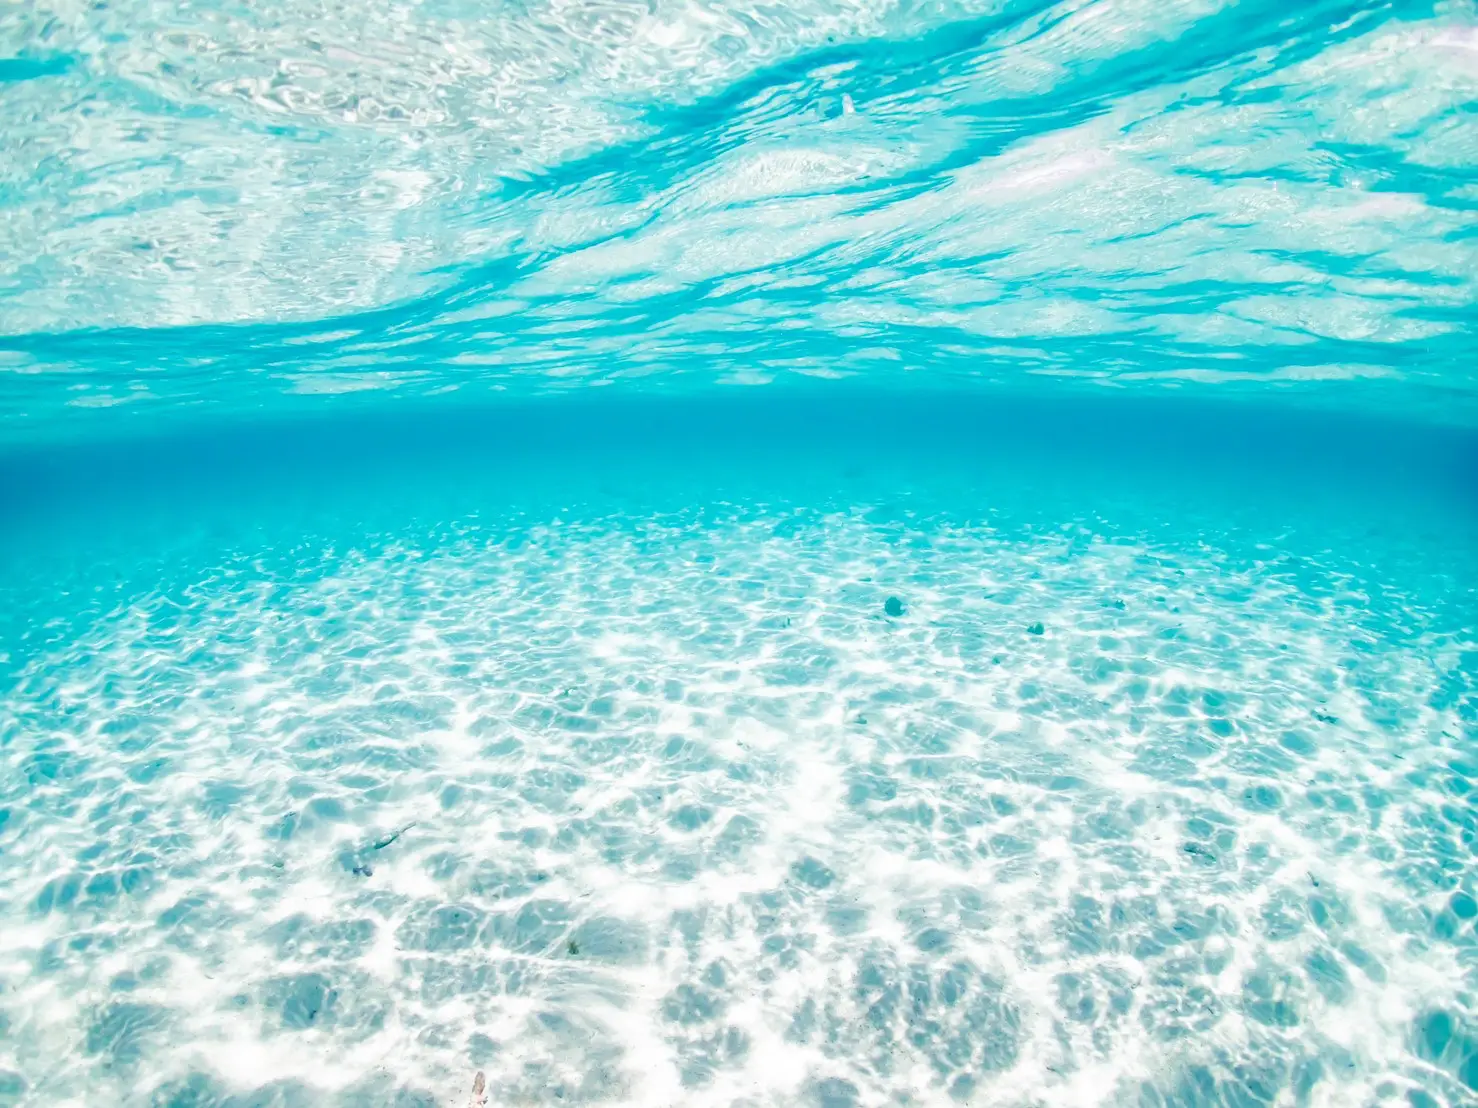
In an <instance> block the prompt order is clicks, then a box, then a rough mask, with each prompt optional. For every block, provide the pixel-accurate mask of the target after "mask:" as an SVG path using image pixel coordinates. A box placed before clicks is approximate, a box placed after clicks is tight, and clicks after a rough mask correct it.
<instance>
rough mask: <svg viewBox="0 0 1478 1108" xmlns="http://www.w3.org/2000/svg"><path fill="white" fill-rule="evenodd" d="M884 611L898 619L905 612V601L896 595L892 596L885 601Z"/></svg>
mask: <svg viewBox="0 0 1478 1108" xmlns="http://www.w3.org/2000/svg"><path fill="white" fill-rule="evenodd" d="M883 613H884V614H885V615H889V616H892V617H893V618H894V619H897V618H898V617H899V616H901V615H902V614H903V601H901V600H899V599H898V598H897V597H896V596H890V597H888V599H887V600H885V601H884V602H883Z"/></svg>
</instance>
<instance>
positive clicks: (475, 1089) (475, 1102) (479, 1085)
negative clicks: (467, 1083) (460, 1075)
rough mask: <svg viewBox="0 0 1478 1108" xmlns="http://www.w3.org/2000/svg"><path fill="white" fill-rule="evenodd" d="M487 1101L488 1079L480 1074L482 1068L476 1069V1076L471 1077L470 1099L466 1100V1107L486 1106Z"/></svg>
mask: <svg viewBox="0 0 1478 1108" xmlns="http://www.w3.org/2000/svg"><path fill="white" fill-rule="evenodd" d="M487 1103H488V1081H487V1078H485V1077H484V1076H483V1075H482V1070H478V1071H477V1076H476V1077H474V1078H473V1079H472V1099H471V1100H469V1101H468V1102H467V1108H487Z"/></svg>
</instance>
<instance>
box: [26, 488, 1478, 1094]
mask: <svg viewBox="0 0 1478 1108" xmlns="http://www.w3.org/2000/svg"><path fill="white" fill-rule="evenodd" d="M192 574H193V576H192ZM175 584H176V585H178V586H179V587H178V588H175V589H173V590H170V591H168V592H163V591H161V592H157V593H155V594H152V595H147V596H144V597H142V598H136V599H134V600H132V601H130V602H129V603H127V604H125V605H121V606H119V607H117V608H115V609H113V610H111V611H108V612H106V613H105V614H101V615H99V616H97V617H95V618H93V619H92V620H90V622H89V623H88V624H87V625H86V626H85V628H84V629H83V630H82V631H81V633H80V634H77V635H76V636H74V637H70V638H68V639H67V640H66V641H65V642H58V643H56V644H55V645H54V646H52V647H51V648H49V649H48V650H47V651H45V652H44V653H41V654H39V655H38V656H36V657H35V658H34V659H32V660H31V661H30V662H29V663H27V664H26V666H25V667H24V668H23V669H22V671H21V673H20V674H19V678H18V680H17V683H16V685H15V687H14V688H13V690H12V691H11V692H10V693H9V694H8V695H7V696H6V697H5V699H4V700H3V702H0V731H3V734H4V735H5V747H4V754H3V757H4V763H5V767H6V769H5V779H6V781H7V782H8V785H7V787H6V796H5V799H6V801H7V803H8V808H7V809H6V815H7V818H6V822H5V824H4V825H3V828H0V835H3V838H0V845H3V853H0V889H3V893H0V896H3V904H0V910H3V913H4V917H5V925H4V926H3V928H0V981H3V990H4V991H3V993H0V1011H3V1014H0V1026H3V1028H4V1030H5V1034H4V1039H3V1042H0V1064H3V1065H4V1066H5V1067H6V1068H8V1069H9V1070H11V1071H13V1073H11V1074H10V1075H7V1076H5V1077H3V1079H0V1089H3V1090H4V1092H3V1094H0V1095H3V1096H4V1097H6V1098H7V1100H8V1101H15V1102H17V1103H23V1104H28V1105H30V1104H36V1105H40V1104H78V1105H81V1104H88V1105H94V1104H101V1103H110V1104H111V1103H119V1104H152V1105H180V1106H183V1105H206V1104H227V1103H229V1104H231V1105H246V1104H252V1105H267V1104H273V1105H276V1104H283V1105H288V1104H291V1105H297V1104H303V1105H307V1104H315V1105H316V1104H324V1103H333V1104H343V1105H350V1104H353V1105H361V1104H386V1105H389V1104H395V1105H407V1104H457V1105H461V1104H464V1103H465V1102H466V1099H467V1096H468V1093H469V1091H470V1088H471V1080H472V1075H473V1072H474V1071H475V1070H477V1069H482V1070H484V1071H485V1072H486V1074H487V1080H488V1087H489V1092H490V1094H491V1102H492V1103H493V1104H523V1103H541V1104H542V1103H548V1104H556V1103H565V1104H569V1103H591V1104H616V1103H626V1104H653V1105H659V1104H736V1105H737V1104H753V1105H761V1104H764V1105H782V1104H783V1105H789V1104H798V1103H815V1104H821V1105H827V1106H835V1105H849V1104H858V1105H882V1104H927V1103H940V1102H945V1101H947V1100H950V1099H954V1100H958V1101H961V1102H964V1103H975V1104H1006V1105H1063V1106H1078V1105H1098V1104H1102V1105H1110V1104H1137V1105H1138V1104H1142V1105H1172V1104H1173V1105H1193V1104H1194V1105H1201V1104H1225V1105H1252V1104H1280V1105H1281V1104H1314V1105H1337V1104H1338V1105H1343V1104H1361V1105H1365V1104H1377V1103H1379V1104H1402V1103H1404V1104H1410V1105H1413V1106H1417V1108H1423V1106H1427V1105H1432V1104H1447V1105H1453V1106H1456V1105H1459V1104H1465V1103H1471V1098H1472V1097H1473V1096H1474V1095H1475V1093H1474V1089H1475V1087H1478V1073H1475V1067H1478V1053H1475V1052H1478V1030H1475V1028H1474V1026H1473V1024H1472V1023H1471V1022H1470V1021H1469V1019H1468V1016H1467V1015H1466V1014H1465V1013H1468V1012H1471V1010H1472V1004H1473V998H1474V982H1475V957H1474V954H1475V949H1478V936H1475V931H1474V915H1475V901H1474V894H1475V888H1474V873H1475V861H1474V851H1475V832H1478V816H1475V814H1474V810H1473V806H1472V802H1471V799H1470V797H1471V792H1472V790H1473V789H1475V788H1478V758H1475V757H1474V755H1473V752H1472V730H1471V729H1472V726H1473V722H1472V711H1473V693H1472V687H1473V686H1472V681H1473V671H1474V666H1473V660H1474V654H1473V650H1474V645H1473V643H1472V641H1471V635H1469V636H1468V638H1467V640H1466V641H1465V640H1464V638H1463V637H1462V635H1461V634H1460V633H1458V634H1454V633H1452V629H1451V628H1450V627H1449V628H1447V629H1446V630H1444V629H1443V625H1442V623H1441V620H1440V619H1437V618H1435V616H1434V611H1435V609H1433V608H1432V607H1431V605H1430V604H1429V603H1428V598H1424V597H1421V596H1416V595H1411V594H1408V593H1403V592H1402V591H1400V590H1398V589H1395V588H1391V587H1388V586H1382V585H1381V584H1379V583H1378V582H1375V581H1373V579H1372V576H1371V574H1370V573H1369V572H1367V571H1362V570H1361V569H1360V568H1359V565H1358V560H1356V559H1352V558H1351V559H1346V558H1343V557H1340V556H1336V555H1333V554H1330V555H1328V557H1327V559H1326V560H1324V561H1320V560H1319V559H1310V558H1297V557H1290V556H1288V555H1286V554H1282V553H1279V552H1278V551H1276V550H1274V549H1273V548H1271V547H1264V548H1263V549H1262V551H1261V552H1258V551H1253V552H1252V554H1250V555H1249V554H1247V552H1245V551H1243V552H1241V553H1233V552H1231V551H1230V549H1229V548H1227V549H1222V548H1218V546H1217V545H1216V544H1215V543H1214V542H1213V543H1208V542H1205V541H1197V542H1189V541H1188V542H1183V543H1176V544H1172V543H1166V542H1158V543H1157V542H1155V541H1150V540H1147V539H1145V538H1135V537H1134V536H1132V535H1125V534H1110V533H1107V532H1106V531H1105V530H1104V529H1102V528H1101V527H1098V526H1097V525H1096V524H1095V523H1094V521H1092V520H1080V521H1077V522H1073V523H1070V524H1067V525H1064V526H1062V527H1060V528H1052V529H1041V528H1039V529H1036V530H1032V529H1014V530H1011V529H1006V528H1002V529H995V528H993V527H992V526H991V525H989V524H988V523H969V522H960V521H948V520H934V519H927V518H918V517H915V516H911V515H910V514H909V513H907V512H896V511H895V512H888V511H878V510H871V511H864V510H861V509H858V510H855V511H845V510H842V511H831V512H820V511H803V510H802V511H798V510H792V509H788V508H787V509H781V508H766V507H763V506H759V505H736V506H729V507H726V508H723V509H720V510H717V511H711V512H703V513H700V512H697V511H693V512H689V513H683V512H680V511H679V512H672V513H668V514H665V515H661V516H652V517H645V516H637V517H623V516H620V515H615V514H612V515H607V516H605V517H602V518H592V519H586V520H585V521H583V522H571V523H563V524H559V523H547V522H546V523H536V524H530V525H524V526H517V527H514V526H507V527H501V528H500V527H498V526H492V525H487V524H468V525H466V526H465V527H461V528H456V529H452V530H451V531H450V532H449V531H446V530H442V531H441V532H439V533H438V535H437V536H436V537H434V538H433V537H432V536H431V535H430V534H429V533H428V534H424V535H420V536H419V537H418V536H417V535H416V534H413V533H407V534H405V535H402V536H399V537H398V538H396V539H394V540H393V541H388V542H382V543H380V544H378V545H366V546H364V547H363V548H362V549H360V550H358V551H355V550H344V549H337V550H336V549H334V548H333V547H332V546H323V547H316V548H315V547H308V546H304V547H303V548H302V549H300V550H298V551H295V552H293V554H292V558H291V559H289V560H288V561H286V562H278V563H274V564H273V565H271V566H268V565H266V564H264V563H262V562H258V561H255V560H254V559H253V558H252V557H251V556H249V555H247V554H245V553H242V554H241V555H240V556H239V557H235V558H232V557H227V558H224V559H218V560H216V561H215V562H211V563H207V562H205V561H202V562H201V563H200V564H199V565H197V566H194V567H192V568H190V569H188V570H187V571H185V572H184V574H183V576H181V577H180V578H179V579H178V580H177V581H176V582H175ZM890 597H895V598H897V599H898V600H899V601H900V603H901V605H902V607H903V609H904V610H903V613H902V614H901V615H900V616H897V617H890V616H888V615H887V614H886V611H885V605H886V602H887V601H888V598H890ZM895 610H896V606H895ZM1469 630H1471V627H1470V628H1469Z"/></svg>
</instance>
